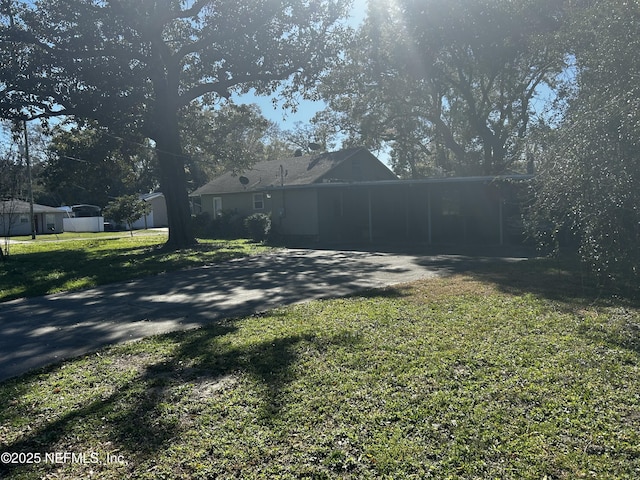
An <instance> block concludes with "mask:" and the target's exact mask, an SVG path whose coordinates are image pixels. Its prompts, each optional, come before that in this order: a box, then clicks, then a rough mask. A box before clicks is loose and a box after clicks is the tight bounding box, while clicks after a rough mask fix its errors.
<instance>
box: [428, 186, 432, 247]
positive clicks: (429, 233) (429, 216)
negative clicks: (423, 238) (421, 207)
mask: <svg viewBox="0 0 640 480" xmlns="http://www.w3.org/2000/svg"><path fill="white" fill-rule="evenodd" d="M427 240H428V242H429V245H431V189H430V188H429V189H428V190H427Z"/></svg>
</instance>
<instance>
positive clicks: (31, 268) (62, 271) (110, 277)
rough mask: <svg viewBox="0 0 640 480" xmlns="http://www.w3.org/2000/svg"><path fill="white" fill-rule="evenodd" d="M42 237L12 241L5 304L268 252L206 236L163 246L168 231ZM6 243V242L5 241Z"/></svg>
mask: <svg viewBox="0 0 640 480" xmlns="http://www.w3.org/2000/svg"><path fill="white" fill-rule="evenodd" d="M58 237H59V238H55V236H53V235H47V236H40V237H38V238H37V240H36V241H30V240H29V241H24V242H21V243H14V244H11V245H10V252H11V255H10V256H9V257H8V259H7V261H5V262H3V263H0V302H3V301H7V300H11V299H14V298H20V297H32V296H37V295H45V294H49V293H57V292H62V291H70V290H79V289H83V288H90V287H95V286H97V285H103V284H106V283H111V282H117V281H122V280H130V279H132V278H138V277H143V276H147V275H154V274H157V273H161V272H166V271H172V270H178V269H181V268H189V267H195V266H200V265H204V264H206V263H215V262H220V261H224V260H229V259H232V258H237V257H242V256H246V255H251V254H255V253H259V252H261V251H265V250H267V247H264V246H262V245H259V244H255V243H252V242H249V241H248V240H200V243H199V244H198V245H197V246H195V247H194V248H191V249H188V250H181V251H178V252H172V253H168V252H166V251H163V250H161V247H162V245H163V244H164V243H165V242H166V240H167V233H166V232H162V233H158V232H153V231H149V232H145V231H140V232H136V235H135V236H133V237H132V236H131V235H130V234H129V232H120V233H115V232H105V233H101V234H95V233H91V234H77V233H65V234H61V235H59V236H58ZM3 246H4V245H3Z"/></svg>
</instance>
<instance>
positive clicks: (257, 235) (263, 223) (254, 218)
mask: <svg viewBox="0 0 640 480" xmlns="http://www.w3.org/2000/svg"><path fill="white" fill-rule="evenodd" d="M244 226H245V228H246V229H247V232H248V234H249V238H251V239H252V240H254V241H256V242H262V241H264V240H266V239H267V237H268V236H269V234H270V233H271V217H270V216H269V215H267V214H265V213H254V214H253V215H249V216H248V217H247V218H245V220H244Z"/></svg>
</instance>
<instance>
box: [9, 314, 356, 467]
mask: <svg viewBox="0 0 640 480" xmlns="http://www.w3.org/2000/svg"><path fill="white" fill-rule="evenodd" d="M235 323H236V321H235V320H229V321H226V322H221V323H219V324H215V325H211V326H209V327H205V328H202V329H199V330H195V331H189V332H181V333H178V334H172V338H173V339H174V340H175V339H176V338H177V341H178V346H177V348H176V349H175V351H174V352H173V353H172V354H171V355H169V356H167V357H164V358H163V359H162V360H161V361H158V362H155V363H151V364H149V365H146V366H145V367H144V368H142V369H141V371H140V373H139V374H138V375H137V376H135V377H134V378H132V379H131V380H128V381H126V382H125V383H123V384H122V385H120V386H118V387H116V389H115V391H113V392H112V393H111V394H109V395H108V396H106V397H100V395H99V393H98V392H96V394H95V395H93V396H92V397H91V400H89V401H88V402H87V403H86V404H84V405H77V408H74V409H72V410H71V411H68V412H67V413H63V414H62V415H60V416H55V417H53V418H52V419H51V420H48V421H45V422H44V423H42V424H41V425H40V426H37V427H34V428H33V429H31V430H29V432H28V433H27V434H26V435H25V436H24V437H23V438H22V439H21V440H18V441H16V442H13V443H4V442H3V444H2V450H3V451H8V452H14V453H20V452H25V453H26V452H55V451H60V450H61V449H62V450H73V449H76V450H77V449H80V448H82V447H79V446H78V445H75V446H74V445H73V442H77V441H78V440H77V439H79V440H80V442H82V441H83V437H91V436H92V435H91V432H96V435H97V437H98V438H99V441H102V442H103V443H107V444H109V445H110V449H111V450H113V451H116V452H119V453H121V454H123V456H124V457H126V458H127V459H128V460H129V461H132V463H133V464H136V465H138V464H140V463H141V462H145V461H147V460H152V459H153V457H154V456H156V455H157V454H158V452H160V451H162V450H164V449H166V448H168V447H169V446H170V445H171V443H172V442H173V440H174V439H179V438H180V436H181V434H182V433H184V431H185V429H188V428H189V425H188V422H187V424H185V422H184V419H182V418H181V415H180V413H179V412H170V411H169V410H171V409H173V408H174V407H175V405H176V404H177V403H179V402H180V398H179V397H183V396H189V395H193V394H194V389H195V387H196V386H197V385H201V384H203V383H209V384H214V385H215V384H216V383H217V384H220V385H222V386H224V382H225V379H228V378H231V377H232V378H245V379H248V385H250V387H246V385H247V383H246V382H244V381H243V382H242V383H241V384H237V385H238V386H237V388H251V389H252V392H255V393H253V394H254V395H256V396H257V397H258V401H257V404H256V410H254V414H255V415H256V417H255V421H258V422H262V423H265V424H267V425H269V424H271V422H272V421H274V420H276V419H277V418H278V416H279V415H280V414H281V411H282V409H283V408H284V407H286V397H285V396H283V395H282V391H283V389H284V388H286V386H287V385H288V384H289V383H290V382H291V381H293V380H294V379H295V378H296V374H295V371H294V369H293V368H292V367H293V366H294V365H295V363H296V362H297V360H298V357H299V352H300V348H299V346H300V344H301V343H317V346H318V348H326V346H327V344H338V343H341V342H344V341H347V340H345V339H344V338H342V337H340V336H339V335H338V336H336V337H332V338H329V339H327V338H325V337H323V338H317V337H316V336H315V335H313V334H311V333H308V334H296V335H290V336H285V337H283V338H274V339H270V340H264V341H256V342H255V343H249V344H248V345H247V344H242V345H240V346H232V343H231V342H230V336H233V334H234V333H236V331H237V327H236V325H235ZM163 337H166V335H165V336H161V337H157V338H160V339H162V338H163ZM348 341H349V342H351V343H352V342H353V339H349V340H348ZM116 355H118V354H117V353H116ZM58 369H59V367H49V368H47V369H46V371H45V372H47V373H50V374H55V373H56V371H57V370H58ZM39 375H42V372H40V373H38V374H30V375H27V376H24V377H21V378H18V379H14V380H12V381H10V382H8V383H7V384H6V387H7V389H8V390H9V389H11V390H12V392H13V393H14V395H15V394H17V395H19V391H23V392H24V388H23V389H22V390H19V387H21V386H24V385H26V384H29V383H37V382H38V381H39V380H38V378H39ZM13 385H15V387H14V386H13ZM234 385H235V384H234ZM92 387H93V385H92V384H88V385H87V386H86V388H92ZM75 388H83V387H77V386H76V387H75ZM221 388H222V387H221ZM214 390H215V388H214ZM205 395H206V392H205ZM241 395H242V398H244V397H245V396H246V395H247V392H244V391H243V392H242V394H241ZM16 398H17V397H16ZM213 398H215V392H214V394H213V395H211V394H208V395H207V397H206V399H203V398H201V397H200V398H196V399H194V405H197V404H199V401H202V400H208V401H211V399H213ZM11 415H12V414H11V413H10V412H9V411H8V412H6V413H5V421H7V420H8V422H7V423H8V424H11V423H12V422H11V418H10V416H11ZM14 415H15V417H16V419H19V417H21V414H20V413H19V412H17V413H14ZM23 415H24V414H23ZM70 443H71V445H72V446H71V447H68V445H69V444H70ZM59 467H60V465H40V466H38V467H36V468H44V469H53V468H59ZM29 468H30V466H20V465H11V464H0V478H4V476H5V475H6V476H9V475H10V474H12V473H18V472H26V471H28V469H29ZM132 468H135V466H134V467H132Z"/></svg>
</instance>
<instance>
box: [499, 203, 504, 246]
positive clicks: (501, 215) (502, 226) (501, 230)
mask: <svg viewBox="0 0 640 480" xmlns="http://www.w3.org/2000/svg"><path fill="white" fill-rule="evenodd" d="M502 203H503V201H502V197H500V198H499V199H498V215H499V218H498V220H499V223H500V227H499V228H500V246H502V245H504V225H503V221H504V212H503V211H502Z"/></svg>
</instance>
